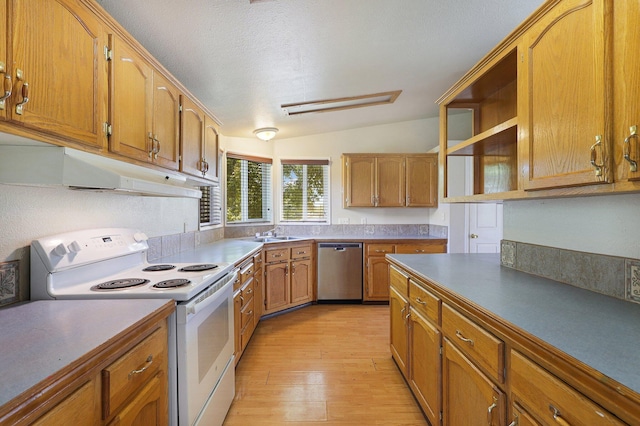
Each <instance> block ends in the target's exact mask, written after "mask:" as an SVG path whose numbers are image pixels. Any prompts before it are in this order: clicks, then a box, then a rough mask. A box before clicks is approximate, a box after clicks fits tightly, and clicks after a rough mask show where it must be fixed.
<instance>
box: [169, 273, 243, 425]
mask: <svg viewBox="0 0 640 426" xmlns="http://www.w3.org/2000/svg"><path fill="white" fill-rule="evenodd" d="M237 274H238V272H237V270H235V271H233V272H231V273H229V274H227V275H226V276H225V277H224V278H222V279H221V280H219V281H218V282H216V283H215V284H213V285H212V286H210V287H209V288H208V289H207V290H204V291H203V292H201V293H199V294H198V295H197V296H195V297H194V298H193V299H191V300H190V301H188V302H183V303H180V304H178V306H177V307H176V337H177V348H176V350H177V358H178V418H179V423H180V425H181V426H185V425H189V426H191V425H194V424H196V423H202V422H203V423H202V424H212V423H210V422H208V421H207V420H208V419H200V418H199V416H200V414H201V412H202V411H203V408H204V407H205V405H206V406H212V405H213V406H218V407H222V408H221V409H222V410H224V413H217V414H218V415H219V416H220V418H221V419H222V420H224V417H225V415H226V413H227V410H228V409H229V406H230V405H231V401H232V400H233V397H234V394H235V383H234V382H235V379H234V368H233V348H234V344H233V339H234V335H233V282H234V281H235V279H236V277H237ZM218 287H219V288H218ZM230 363H231V364H230ZM229 365H231V367H229ZM223 373H225V380H224V383H223V385H221V386H218V385H219V384H220V383H219V382H220V379H221V377H222V375H223ZM229 376H231V377H229ZM229 383H231V386H229ZM214 390H215V392H214ZM209 411H210V410H207V412H209ZM222 420H220V424H221V423H222Z"/></svg>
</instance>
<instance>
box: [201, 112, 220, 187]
mask: <svg viewBox="0 0 640 426" xmlns="http://www.w3.org/2000/svg"><path fill="white" fill-rule="evenodd" d="M204 124H205V126H204V149H203V150H202V151H203V155H202V157H203V158H204V162H205V165H204V166H205V172H204V178H205V179H209V180H214V181H217V180H219V179H220V176H219V172H220V168H219V164H218V152H219V148H220V141H219V137H220V131H219V130H218V125H217V124H216V122H215V121H214V120H213V119H212V118H211V117H209V116H205V120H204Z"/></svg>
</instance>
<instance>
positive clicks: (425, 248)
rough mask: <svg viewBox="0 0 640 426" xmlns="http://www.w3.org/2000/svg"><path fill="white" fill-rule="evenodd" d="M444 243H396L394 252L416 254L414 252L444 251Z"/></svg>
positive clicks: (445, 250)
mask: <svg viewBox="0 0 640 426" xmlns="http://www.w3.org/2000/svg"><path fill="white" fill-rule="evenodd" d="M446 252H447V249H446V246H445V245H444V244H397V245H396V253H398V254H416V253H446Z"/></svg>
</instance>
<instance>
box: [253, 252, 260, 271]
mask: <svg viewBox="0 0 640 426" xmlns="http://www.w3.org/2000/svg"><path fill="white" fill-rule="evenodd" d="M253 266H255V268H256V271H257V270H258V269H260V268H261V267H262V252H261V251H260V252H258V253H256V254H254V255H253Z"/></svg>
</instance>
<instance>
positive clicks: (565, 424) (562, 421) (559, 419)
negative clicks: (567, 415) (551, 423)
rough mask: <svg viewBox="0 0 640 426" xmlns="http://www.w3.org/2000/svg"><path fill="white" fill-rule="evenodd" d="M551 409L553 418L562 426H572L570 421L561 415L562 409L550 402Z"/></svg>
mask: <svg viewBox="0 0 640 426" xmlns="http://www.w3.org/2000/svg"><path fill="white" fill-rule="evenodd" d="M549 410H551V411H553V420H555V421H556V423H558V424H559V425H561V426H571V425H570V424H569V422H567V421H566V420H565V419H563V418H562V416H561V415H560V410H558V409H557V408H556V407H554V406H553V405H551V404H549Z"/></svg>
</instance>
